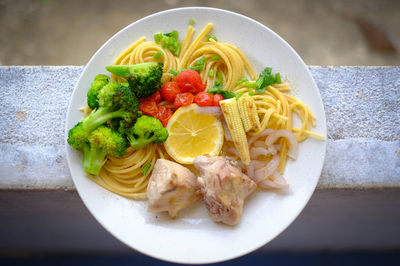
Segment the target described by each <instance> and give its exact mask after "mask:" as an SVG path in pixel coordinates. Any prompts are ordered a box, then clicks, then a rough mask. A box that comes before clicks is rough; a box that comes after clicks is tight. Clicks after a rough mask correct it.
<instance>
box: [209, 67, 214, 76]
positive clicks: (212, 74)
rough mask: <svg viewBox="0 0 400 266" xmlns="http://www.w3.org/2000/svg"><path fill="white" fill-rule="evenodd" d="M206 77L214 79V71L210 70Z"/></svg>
mask: <svg viewBox="0 0 400 266" xmlns="http://www.w3.org/2000/svg"><path fill="white" fill-rule="evenodd" d="M208 76H209V77H210V78H212V77H214V70H213V69H210V71H208Z"/></svg>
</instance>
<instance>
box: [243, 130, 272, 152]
mask: <svg viewBox="0 0 400 266" xmlns="http://www.w3.org/2000/svg"><path fill="white" fill-rule="evenodd" d="M273 132H274V130H273V129H272V128H267V129H265V130H264V131H263V132H261V133H260V134H258V135H256V136H252V137H251V138H250V139H249V141H248V144H249V147H250V146H251V144H252V143H253V142H254V141H256V140H258V139H260V138H262V137H265V136H267V135H269V134H272V133H273Z"/></svg>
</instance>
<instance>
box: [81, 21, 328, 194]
mask: <svg viewBox="0 0 400 266" xmlns="http://www.w3.org/2000/svg"><path fill="white" fill-rule="evenodd" d="M212 28H213V24H211V23H209V24H207V25H206V26H205V28H204V29H203V30H202V31H201V32H200V33H199V34H198V35H197V37H196V38H195V39H194V40H193V37H194V33H195V30H194V28H193V27H192V26H189V27H188V30H187V32H186V36H185V38H184V39H183V42H182V46H181V52H180V55H179V57H177V56H175V55H174V54H173V53H172V52H171V51H170V50H169V49H167V48H164V47H162V45H161V44H158V43H156V42H154V41H146V38H145V37H142V38H140V39H139V40H137V41H136V42H135V43H134V44H132V46H130V47H129V48H128V49H127V50H125V51H124V52H123V53H121V55H120V56H118V58H117V59H116V60H115V61H114V64H115V65H131V64H138V63H144V62H154V61H155V62H162V63H163V64H164V74H163V77H162V82H167V81H170V80H172V79H174V75H173V74H171V73H170V71H171V70H172V71H173V70H177V71H179V70H182V69H188V68H191V67H194V66H196V64H197V63H198V62H199V60H203V61H204V66H203V70H202V71H200V75H201V77H202V80H203V82H205V83H207V89H206V90H208V89H210V88H211V87H212V86H213V84H214V83H215V81H216V80H217V79H220V80H221V81H222V85H223V88H224V89H225V90H230V91H233V92H235V93H236V94H249V93H250V91H252V90H253V89H251V88H247V87H246V86H245V84H243V83H242V84H241V85H237V84H238V81H239V80H240V79H241V78H243V77H248V79H250V80H253V81H255V80H256V79H257V74H256V72H255V71H254V69H253V67H252V65H251V64H250V62H249V61H248V59H247V58H246V56H245V55H244V54H243V52H242V51H241V50H240V49H239V48H237V47H235V46H234V45H232V44H228V43H224V42H219V41H216V40H215V39H214V38H208V39H207V37H206V36H208V34H209V33H210V32H211V30H212ZM156 53H160V54H162V56H160V57H159V58H156V57H155V54H156ZM113 79H114V80H118V79H117V77H115V76H113ZM289 91H290V87H289V85H288V84H274V85H271V86H268V87H267V88H266V90H265V92H263V93H257V94H255V95H254V96H253V97H254V100H255V104H256V107H257V113H258V116H259V118H260V124H261V128H259V129H258V130H256V131H254V130H253V131H250V132H249V133H248V138H253V142H254V145H256V146H255V147H257V145H259V143H261V141H260V140H257V136H258V135H262V134H263V132H265V130H266V129H268V128H272V129H276V130H279V129H286V130H289V131H291V132H293V133H294V135H295V136H296V138H297V140H298V141H299V142H301V141H304V140H305V139H306V138H307V137H308V136H309V135H312V136H315V137H319V138H323V137H322V136H320V135H318V134H315V133H313V132H311V131H310V127H311V126H314V127H315V118H314V116H313V114H312V113H311V111H310V110H309V109H308V107H307V106H306V105H304V104H303V103H302V102H301V101H299V100H297V99H296V98H294V97H293V96H291V95H289V94H288V92H289ZM161 105H169V106H170V107H172V106H171V104H170V103H169V102H162V103H161ZM85 111H86V110H85ZM293 115H297V116H298V117H299V118H300V120H301V121H302V123H301V126H300V127H298V128H297V127H293V120H292V119H293ZM262 140H263V141H265V139H262ZM279 141H280V148H279V172H280V173H283V171H284V168H285V164H286V159H287V151H288V147H287V146H288V143H287V140H286V139H284V138H281V139H280V140H279ZM223 154H229V155H230V156H233V157H235V156H236V155H235V154H237V151H236V150H235V149H234V146H233V144H232V143H231V142H229V141H226V142H225V146H224V149H223ZM166 156H167V154H166V152H165V151H164V147H163V145H162V144H151V145H148V146H146V147H145V148H142V149H139V150H134V149H132V148H128V150H127V152H126V154H125V155H124V156H123V157H121V158H110V157H109V158H108V160H107V162H106V163H105V165H104V167H103V169H102V170H101V172H100V175H99V177H94V176H89V177H90V178H91V179H92V180H93V181H95V182H96V183H98V184H99V185H101V186H103V187H104V188H106V189H108V190H110V191H112V192H114V193H117V194H119V195H121V196H123V197H126V198H131V199H137V198H142V197H145V196H146V188H147V184H148V179H149V176H150V175H151V170H152V167H153V165H154V163H155V161H156V160H157V159H158V158H163V157H166ZM236 157H237V156H236ZM269 160H271V158H270V157H266V158H265V161H264V163H268V161H269ZM148 163H150V164H151V168H150V170H149V171H147V173H145V174H144V173H143V172H142V169H143V167H144V166H145V165H146V164H148Z"/></svg>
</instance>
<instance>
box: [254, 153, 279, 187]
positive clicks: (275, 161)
mask: <svg viewBox="0 0 400 266" xmlns="http://www.w3.org/2000/svg"><path fill="white" fill-rule="evenodd" d="M279 159H280V158H279V155H278V154H276V155H275V156H274V157H273V158H272V159H271V161H269V162H268V164H267V165H266V166H265V167H263V168H261V169H258V170H257V171H255V173H254V182H256V183H260V182H261V181H263V180H265V179H266V178H268V177H269V176H270V175H272V173H273V172H275V170H276V169H278V166H279Z"/></svg>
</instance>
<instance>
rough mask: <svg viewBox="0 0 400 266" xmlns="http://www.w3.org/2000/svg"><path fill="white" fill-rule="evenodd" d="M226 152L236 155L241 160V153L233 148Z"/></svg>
mask: <svg viewBox="0 0 400 266" xmlns="http://www.w3.org/2000/svg"><path fill="white" fill-rule="evenodd" d="M226 152H227V153H230V154H233V155H236V156H237V157H239V158H240V155H239V152H238V151H237V150H236V149H235V148H233V147H230V148H228V149H227V150H226Z"/></svg>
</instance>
